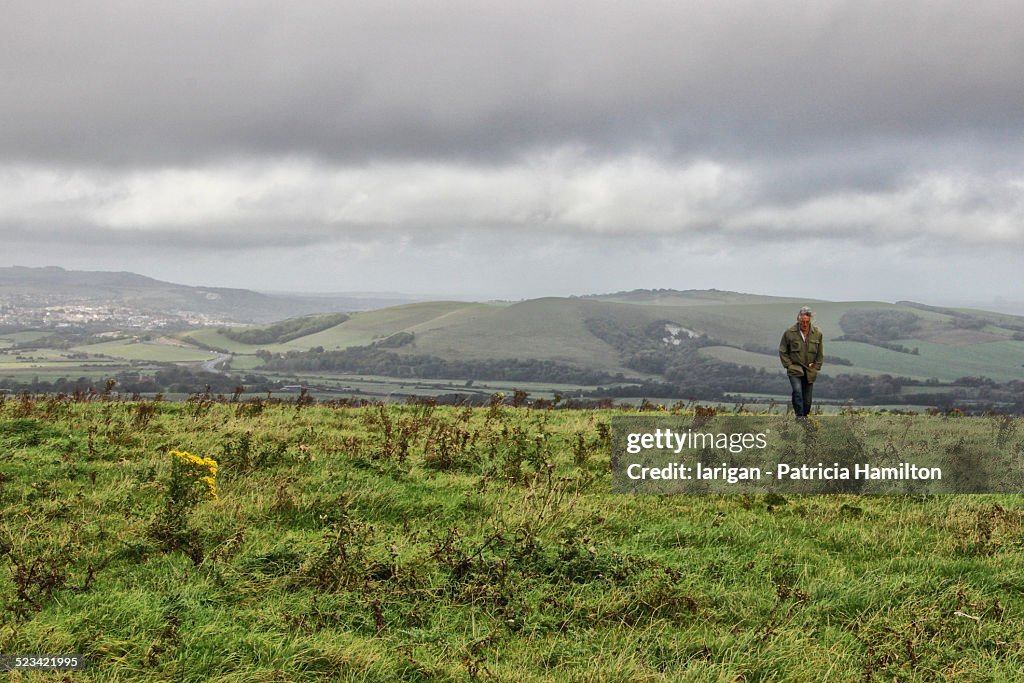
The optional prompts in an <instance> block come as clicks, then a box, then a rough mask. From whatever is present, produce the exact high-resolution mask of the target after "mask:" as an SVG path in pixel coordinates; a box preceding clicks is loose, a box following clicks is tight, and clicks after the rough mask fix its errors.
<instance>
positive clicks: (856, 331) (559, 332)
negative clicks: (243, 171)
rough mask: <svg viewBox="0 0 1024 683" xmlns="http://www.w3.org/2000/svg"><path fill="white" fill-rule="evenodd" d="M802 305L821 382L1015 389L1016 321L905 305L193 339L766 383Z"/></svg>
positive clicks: (1019, 371)
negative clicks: (896, 379)
mask: <svg viewBox="0 0 1024 683" xmlns="http://www.w3.org/2000/svg"><path fill="white" fill-rule="evenodd" d="M629 299H637V300H638V301H631V302H630V301H627V300H629ZM667 302H672V303H667ZM804 303H810V304H811V305H812V306H813V308H814V310H815V312H816V318H815V324H817V325H818V326H819V327H821V329H822V330H823V332H824V334H825V339H826V355H827V357H828V358H829V360H828V361H827V366H826V367H827V369H826V374H828V375H863V376H880V375H884V374H890V375H899V376H905V377H909V378H914V379H916V380H921V381H924V380H928V379H933V378H934V379H939V380H943V381H952V380H955V379H958V378H961V377H966V376H977V377H988V378H991V379H993V380H996V381H1008V380H1024V365H1022V363H1024V318H1021V317H1016V316H1009V315H1004V314H994V313H988V312H985V311H972V310H969V309H957V310H952V309H941V308H937V307H929V306H925V305H923V304H915V303H910V302H901V303H899V304H892V303H885V302H874V301H848V302H830V301H816V302H807V301H805V300H785V299H779V298H775V297H758V296H756V295H748V294H737V293H733V292H719V291H716V290H710V291H707V292H696V291H691V292H671V291H658V292H653V293H652V292H649V291H647V292H639V293H637V292H631V293H626V294H613V295H607V296H588V297H571V298H543V299H532V300H529V301H523V302H519V303H515V304H482V303H461V302H424V303H416V304H408V305H403V306H395V307H391V308H384V309H379V310H374V311H366V312H361V313H356V314H354V315H352V316H351V318H349V319H348V320H345V321H344V322H342V323H340V324H338V325H335V326H333V327H330V328H328V329H324V330H320V331H317V332H315V333H313V334H309V335H306V336H300V337H297V338H293V339H291V340H289V341H287V342H286V343H280V344H269V345H243V344H238V343H237V339H234V340H233V339H229V338H227V337H225V336H224V335H223V334H218V333H216V331H213V330H205V331H203V333H202V334H203V341H204V342H205V343H207V344H209V345H210V346H213V347H219V348H227V349H230V350H232V351H234V352H235V353H246V352H249V353H254V352H255V351H256V350H257V349H264V350H266V351H269V352H271V353H287V352H293V353H294V352H302V351H305V350H308V349H311V348H321V347H322V348H323V349H324V350H325V351H327V352H332V351H340V350H344V349H349V348H354V347H366V346H371V345H373V346H375V347H377V348H387V351H388V353H389V354H391V355H393V356H394V355H397V356H398V357H409V358H412V357H431V358H437V359H444V360H447V361H456V360H458V361H485V360H508V361H511V360H517V361H523V360H527V359H529V360H535V361H543V362H553V363H558V364H562V365H566V366H572V367H576V368H581V369H586V370H597V371H601V372H604V373H606V374H608V375H615V374H618V373H622V374H624V375H625V376H627V377H630V376H631V377H643V376H648V377H649V376H659V375H664V373H665V372H666V368H667V367H671V366H672V365H673V364H680V363H683V362H684V361H683V357H684V356H685V358H686V363H689V365H690V366H693V365H694V364H695V363H696V359H711V360H715V361H718V362H723V363H731V364H736V365H743V366H747V367H750V368H753V369H755V370H758V369H763V370H766V371H771V372H775V371H777V369H778V368H779V360H778V355H777V353H778V352H777V346H778V340H779V337H780V336H781V334H782V331H783V330H784V329H785V328H786V327H788V326H789V325H792V324H793V323H794V322H795V317H796V311H797V310H798V307H799V306H800V305H802V304H804ZM694 354H696V355H694ZM378 355H381V354H378ZM417 362H421V361H417ZM423 362H425V361H423ZM320 365H324V363H320Z"/></svg>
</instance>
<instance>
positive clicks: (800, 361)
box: [779, 324, 825, 382]
mask: <svg viewBox="0 0 1024 683" xmlns="http://www.w3.org/2000/svg"><path fill="white" fill-rule="evenodd" d="M779 359H780V360H781V361H782V366H783V367H784V368H786V373H787V374H789V375H793V376H795V377H801V376H806V377H807V381H808V382H813V381H814V380H815V378H816V377H817V376H818V371H819V370H821V365H822V363H823V362H824V361H825V343H824V341H823V340H822V338H821V330H819V329H818V328H817V327H815V326H814V325H811V329H809V330H808V331H807V341H804V339H803V337H801V336H800V326H799V324H797V325H793V327H791V328H789V329H788V330H786V331H785V332H783V333H782V341H780V342H779ZM812 364H813V365H814V367H813V368H812V367H811V365H812Z"/></svg>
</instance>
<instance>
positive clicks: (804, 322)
mask: <svg viewBox="0 0 1024 683" xmlns="http://www.w3.org/2000/svg"><path fill="white" fill-rule="evenodd" d="M797 322H798V323H800V331H801V332H807V330H809V329H811V316H809V315H807V314H806V313H805V314H803V315H802V316H800V317H799V318H797Z"/></svg>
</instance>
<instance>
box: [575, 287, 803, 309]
mask: <svg viewBox="0 0 1024 683" xmlns="http://www.w3.org/2000/svg"><path fill="white" fill-rule="evenodd" d="M579 298H581V299H591V300H598V301H616V302H620V303H627V304H647V305H654V306H714V305H716V304H728V305H731V304H768V303H786V302H790V303H796V302H801V303H811V302H814V301H817V299H793V298H789V297H781V296H765V295H762V294H744V293H743V292H730V291H726V290H720V289H685V290H678V289H634V290H631V291H628V292H615V293H613V294H586V295H584V296H581V297H579Z"/></svg>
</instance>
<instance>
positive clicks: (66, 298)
mask: <svg viewBox="0 0 1024 683" xmlns="http://www.w3.org/2000/svg"><path fill="white" fill-rule="evenodd" d="M396 303H404V301H403V300H402V299H387V298H383V297H355V296H345V295H336V296H334V295H309V296H303V295H285V294H261V293H259V292H254V291H251V290H247V289H231V288H225V287H190V286H186V285H178V284H173V283H170V282H162V281H160V280H155V279H153V278H149V277H145V276H142V275H137V274H135V273H127V272H119V273H111V272H90V271H74V270H64V269H63V268H57V267H46V268H26V267H21V266H13V267H7V268H0V304H2V305H6V306H12V307H22V308H27V307H41V306H55V305H66V304H78V305H94V306H115V307H120V308H127V309H132V310H136V311H139V312H141V313H150V314H168V315H182V314H189V313H192V314H199V315H202V316H206V317H209V318H216V319H221V320H225V321H235V322H254V323H268V322H273V321H277V320H282V319H285V318H292V317H295V316H301V315H307V314H311V313H325V312H348V311H356V310H369V309H372V308H378V307H382V306H393V305H395V304H396Z"/></svg>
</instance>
